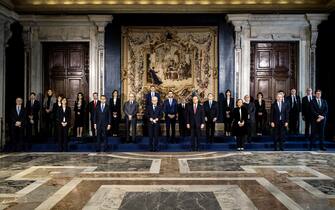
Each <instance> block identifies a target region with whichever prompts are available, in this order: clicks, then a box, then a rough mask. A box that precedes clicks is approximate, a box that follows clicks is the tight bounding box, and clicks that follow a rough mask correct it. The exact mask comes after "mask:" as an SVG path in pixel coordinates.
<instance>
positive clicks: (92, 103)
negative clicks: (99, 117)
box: [88, 100, 100, 120]
mask: <svg viewBox="0 0 335 210" xmlns="http://www.w3.org/2000/svg"><path fill="white" fill-rule="evenodd" d="M99 106H100V101H99V100H98V101H97V105H96V107H99ZM88 111H89V112H90V114H91V115H92V116H93V115H94V112H95V110H94V101H93V100H92V101H91V102H90V103H89V104H88ZM91 120H93V117H92V118H91Z"/></svg>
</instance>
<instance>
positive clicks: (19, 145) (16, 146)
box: [10, 127, 25, 152]
mask: <svg viewBox="0 0 335 210" xmlns="http://www.w3.org/2000/svg"><path fill="white" fill-rule="evenodd" d="M23 136H24V128H22V127H21V128H19V127H12V140H11V149H10V150H11V151H14V152H21V151H22V150H24V149H25V144H24V141H23Z"/></svg>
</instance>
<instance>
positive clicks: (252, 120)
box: [243, 95, 256, 143]
mask: <svg viewBox="0 0 335 210" xmlns="http://www.w3.org/2000/svg"><path fill="white" fill-rule="evenodd" d="M243 106H244V107H245V108H246V109H247V111H248V118H247V121H246V126H247V140H248V142H249V143H250V142H251V138H252V137H254V136H255V135H256V115H255V113H256V107H255V104H254V103H251V102H250V96H249V95H245V96H244V103H243Z"/></svg>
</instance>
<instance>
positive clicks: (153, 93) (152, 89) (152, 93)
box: [145, 85, 161, 106]
mask: <svg viewBox="0 0 335 210" xmlns="http://www.w3.org/2000/svg"><path fill="white" fill-rule="evenodd" d="M154 96H156V97H157V99H158V105H160V101H161V96H160V94H159V93H158V92H156V86H155V85H151V86H150V92H149V93H147V95H146V96H145V100H146V106H151V105H152V103H151V101H152V100H151V99H152V97H154Z"/></svg>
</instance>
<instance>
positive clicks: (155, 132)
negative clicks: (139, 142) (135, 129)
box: [148, 122, 160, 150]
mask: <svg viewBox="0 0 335 210" xmlns="http://www.w3.org/2000/svg"><path fill="white" fill-rule="evenodd" d="M148 126H149V128H148V129H149V138H150V149H152V150H158V137H159V129H160V124H159V123H151V122H149V124H148Z"/></svg>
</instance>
